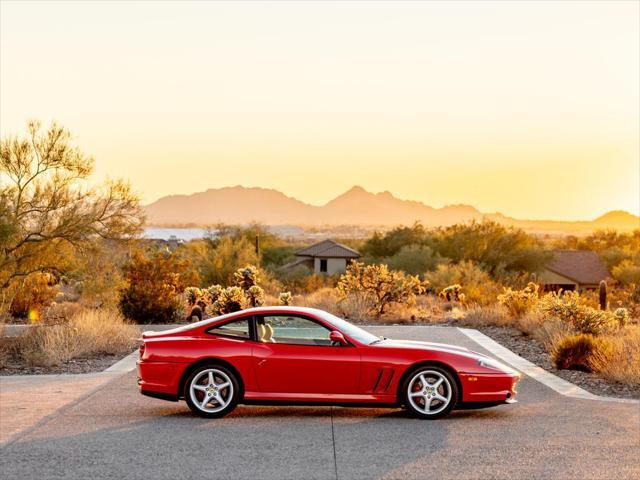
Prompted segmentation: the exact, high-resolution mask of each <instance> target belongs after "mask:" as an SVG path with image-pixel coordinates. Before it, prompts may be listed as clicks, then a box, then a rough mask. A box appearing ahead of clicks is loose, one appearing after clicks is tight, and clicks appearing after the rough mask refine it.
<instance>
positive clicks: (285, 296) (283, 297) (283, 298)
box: [278, 292, 293, 307]
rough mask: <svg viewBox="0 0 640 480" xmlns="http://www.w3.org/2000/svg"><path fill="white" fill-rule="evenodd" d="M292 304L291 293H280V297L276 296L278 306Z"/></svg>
mask: <svg viewBox="0 0 640 480" xmlns="http://www.w3.org/2000/svg"><path fill="white" fill-rule="evenodd" d="M292 304H293V296H292V295H291V292H282V293H280V295H279V296H278V305H282V306H285V307H287V306H289V305H292Z"/></svg>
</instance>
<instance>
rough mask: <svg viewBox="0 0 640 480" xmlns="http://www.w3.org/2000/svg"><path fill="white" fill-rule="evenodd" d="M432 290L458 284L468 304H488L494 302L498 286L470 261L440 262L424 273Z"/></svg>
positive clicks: (439, 289) (437, 290)
mask: <svg viewBox="0 0 640 480" xmlns="http://www.w3.org/2000/svg"><path fill="white" fill-rule="evenodd" d="M424 278H425V279H426V280H427V281H428V282H429V284H430V288H431V289H432V290H433V291H436V292H440V291H442V290H443V289H445V288H446V287H448V286H450V285H456V284H458V285H460V286H461V287H462V291H461V293H464V295H465V301H466V302H467V303H468V304H478V305H490V304H492V303H495V301H496V298H497V296H498V292H499V291H500V288H499V286H498V285H497V284H496V283H495V282H494V281H493V280H491V277H490V276H489V275H488V274H487V273H486V272H485V271H484V270H482V269H481V268H480V267H478V266H477V265H475V264H474V263H472V262H460V263H454V264H447V265H445V264H441V265H438V267H437V268H436V269H435V271H433V272H428V273H426V274H425V276H424Z"/></svg>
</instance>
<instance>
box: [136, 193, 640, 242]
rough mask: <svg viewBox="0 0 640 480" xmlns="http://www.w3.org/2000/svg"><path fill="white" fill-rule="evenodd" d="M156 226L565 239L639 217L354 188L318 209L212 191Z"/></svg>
mask: <svg viewBox="0 0 640 480" xmlns="http://www.w3.org/2000/svg"><path fill="white" fill-rule="evenodd" d="M145 211H146V214H147V221H148V224H149V225H153V226H169V225H187V224H190V225H214V224H216V223H229V224H243V223H249V222H252V221H257V222H261V223H265V224H268V225H284V224H288V225H308V226H319V225H358V226H381V227H383V226H395V225H410V224H412V223H413V222H415V221H420V222H422V223H423V224H424V225H425V226H429V227H435V226H446V225H452V224H454V223H463V222H469V221H472V220H477V221H481V220H483V219H490V220H495V221H497V222H500V223H503V224H507V225H513V226H518V227H521V228H524V229H525V230H528V231H536V232H549V233H554V232H558V233H562V232H574V233H581V232H588V231H592V230H596V229H606V228H614V229H617V230H625V231H628V230H633V229H636V228H640V217H637V216H635V215H632V214H630V213H628V212H624V211H620V210H617V211H612V212H609V213H606V214H604V215H602V216H601V217H598V218H596V219H595V220H593V221H580V222H562V221H553V220H518V219H514V218H511V217H507V216H505V215H502V214H500V213H493V214H486V213H481V212H479V211H478V210H477V209H476V208H474V207H472V206H470V205H448V206H446V207H442V208H434V207H430V206H428V205H425V204H424V203H422V202H417V201H412V200H401V199H399V198H396V197H394V196H393V195H392V194H391V193H389V192H382V193H371V192H368V191H366V190H365V189H364V188H362V187H358V186H355V187H353V188H351V189H350V190H348V191H347V192H345V193H343V194H342V195H340V196H338V197H336V198H334V199H333V200H331V201H330V202H328V203H327V204H325V205H323V206H314V205H309V204H307V203H304V202H301V201H300V200H297V199H295V198H292V197H287V196H286V195H284V194H283V193H282V192H279V191H277V190H272V189H267V188H246V187H242V186H236V187H225V188H218V189H209V190H207V191H205V192H198V193H194V194H191V195H170V196H167V197H163V198H161V199H159V200H157V201H155V202H153V203H151V204H150V205H147V206H146V207H145Z"/></svg>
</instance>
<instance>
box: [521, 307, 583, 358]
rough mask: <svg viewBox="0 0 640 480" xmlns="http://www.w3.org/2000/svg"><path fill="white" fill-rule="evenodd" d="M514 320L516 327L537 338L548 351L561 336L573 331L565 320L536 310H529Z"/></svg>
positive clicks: (570, 333)
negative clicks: (544, 314) (545, 315)
mask: <svg viewBox="0 0 640 480" xmlns="http://www.w3.org/2000/svg"><path fill="white" fill-rule="evenodd" d="M515 321H516V325H517V328H519V329H520V330H521V331H523V332H525V333H527V334H528V335H531V336H532V337H533V338H535V339H536V340H538V341H539V342H540V343H541V344H542V345H543V346H544V347H545V348H546V349H547V350H548V351H550V350H551V349H552V348H553V345H555V344H556V343H557V342H558V341H559V340H560V339H561V338H563V337H566V336H568V335H572V334H574V333H575V330H573V329H572V328H571V327H570V326H568V325H567V324H566V323H565V322H563V321H561V320H558V319H557V318H545V317H544V316H542V315H541V314H540V313H539V312H537V311H531V312H529V313H527V314H526V315H524V316H522V317H520V318H518V319H516V320H515Z"/></svg>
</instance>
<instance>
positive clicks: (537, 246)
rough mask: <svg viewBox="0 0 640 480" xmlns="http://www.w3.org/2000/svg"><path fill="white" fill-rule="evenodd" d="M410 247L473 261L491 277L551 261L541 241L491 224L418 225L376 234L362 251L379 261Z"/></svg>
mask: <svg viewBox="0 0 640 480" xmlns="http://www.w3.org/2000/svg"><path fill="white" fill-rule="evenodd" d="M410 245H421V246H427V247H429V248H430V249H431V250H432V251H433V252H434V257H435V256H436V255H437V256H438V257H440V258H443V259H450V260H452V261H453V262H454V263H460V262H463V261H472V262H474V263H475V264H477V265H479V266H480V267H481V268H482V269H484V270H485V271H486V272H487V273H489V274H491V275H502V274H504V273H506V272H522V271H527V272H536V271H539V270H541V269H542V268H543V267H544V265H545V263H546V262H547V261H548V260H549V254H548V253H547V252H545V251H544V250H543V248H542V245H541V242H540V241H539V240H538V239H536V238H535V237H533V236H531V235H528V234H527V233H525V232H524V231H523V230H520V229H517V228H512V227H505V226H503V225H501V224H499V223H496V222H491V221H487V222H481V223H478V222H472V223H466V224H458V225H451V226H449V227H444V228H438V229H433V230H427V229H425V228H424V227H423V226H422V225H421V224H420V223H416V224H414V225H413V226H412V227H398V228H395V229H393V230H390V231H389V232H387V233H385V234H384V235H381V234H379V233H377V232H376V233H374V235H373V236H372V237H371V238H369V239H368V240H367V241H366V242H365V243H364V245H363V246H362V248H361V250H360V251H361V253H362V254H363V255H364V256H365V257H366V258H371V259H372V260H373V261H376V262H380V261H382V260H383V259H388V258H389V257H393V256H394V255H396V254H397V253H398V252H400V250H401V249H402V248H403V247H408V246H410ZM452 283H461V282H456V281H453V282H447V285H450V284H452ZM462 285H464V284H462ZM443 287H444V286H440V288H443Z"/></svg>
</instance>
